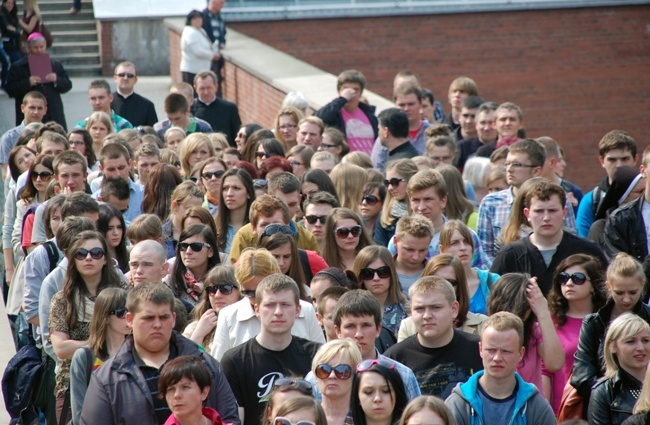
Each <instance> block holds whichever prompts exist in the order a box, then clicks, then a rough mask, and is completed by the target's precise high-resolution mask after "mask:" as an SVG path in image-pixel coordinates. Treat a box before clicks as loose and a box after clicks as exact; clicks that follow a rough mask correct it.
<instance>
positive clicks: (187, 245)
mask: <svg viewBox="0 0 650 425" xmlns="http://www.w3.org/2000/svg"><path fill="white" fill-rule="evenodd" d="M199 245H200V247H201V248H200V249H196V248H197V247H198V246H199ZM178 247H179V248H180V251H181V252H184V251H187V248H190V249H191V250H192V252H201V251H203V248H204V247H207V248H212V245H210V244H209V243H207V242H179V243H178Z"/></svg>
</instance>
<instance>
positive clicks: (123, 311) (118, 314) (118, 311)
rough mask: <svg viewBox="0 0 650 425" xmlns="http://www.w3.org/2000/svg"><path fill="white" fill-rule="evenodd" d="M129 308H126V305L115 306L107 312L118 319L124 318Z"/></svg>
mask: <svg viewBox="0 0 650 425" xmlns="http://www.w3.org/2000/svg"><path fill="white" fill-rule="evenodd" d="M128 311H129V310H127V309H126V307H120V308H116V309H115V310H111V311H109V312H108V314H109V316H110V315H113V314H114V315H115V317H117V318H118V319H124V317H126V313H128Z"/></svg>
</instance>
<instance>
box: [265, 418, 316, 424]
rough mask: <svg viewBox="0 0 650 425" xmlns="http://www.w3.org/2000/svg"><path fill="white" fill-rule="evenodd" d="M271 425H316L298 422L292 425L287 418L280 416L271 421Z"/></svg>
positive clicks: (308, 422)
mask: <svg viewBox="0 0 650 425" xmlns="http://www.w3.org/2000/svg"><path fill="white" fill-rule="evenodd" d="M273 425H316V424H315V423H313V422H312V421H298V422H296V423H293V422H291V421H290V420H289V419H287V418H283V417H282V416H278V417H277V418H275V420H274V421H273Z"/></svg>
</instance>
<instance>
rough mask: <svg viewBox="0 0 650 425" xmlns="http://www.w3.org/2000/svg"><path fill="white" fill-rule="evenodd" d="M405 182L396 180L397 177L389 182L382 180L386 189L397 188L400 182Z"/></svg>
mask: <svg viewBox="0 0 650 425" xmlns="http://www.w3.org/2000/svg"><path fill="white" fill-rule="evenodd" d="M405 181H407V180H406V179H398V178H397V177H393V178H392V179H390V180H388V179H386V180H384V185H385V186H386V187H388V186H393V187H397V185H399V184H400V183H401V182H405Z"/></svg>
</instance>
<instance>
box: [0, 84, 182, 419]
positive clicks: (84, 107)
mask: <svg viewBox="0 0 650 425" xmlns="http://www.w3.org/2000/svg"><path fill="white" fill-rule="evenodd" d="M91 80H92V78H73V79H72V90H71V91H70V92H68V93H66V94H64V95H63V97H62V98H63V104H64V108H65V112H66V119H67V123H68V128H72V127H74V124H75V123H76V122H77V121H79V120H80V119H83V118H85V117H87V116H88V115H90V112H91V108H90V105H89V104H88V100H87V92H86V90H87V88H88V84H89V83H90V81H91ZM111 83H112V81H111ZM170 86H171V79H170V78H169V77H166V76H165V77H140V79H139V81H138V84H137V85H136V91H137V92H138V93H140V94H142V95H143V96H145V97H148V98H149V99H150V100H151V101H152V102H154V104H155V105H156V111H157V113H158V117H159V118H161V117H164V112H163V109H162V104H163V100H164V98H165V96H166V94H167V93H168V92H169V87H170ZM14 119H15V118H14V99H11V98H9V97H8V96H7V94H6V93H5V92H3V91H0V135H1V134H4V132H5V131H7V130H8V129H10V128H12V127H14V126H15V121H14ZM0 341H1V343H0V377H1V376H2V373H3V372H4V369H5V367H6V365H7V362H9V360H10V359H11V357H12V356H13V355H14V354H15V350H14V344H13V342H12V337H11V331H10V329H9V322H8V321H7V315H6V314H5V308H4V305H3V303H1V302H0ZM7 424H9V415H8V414H7V411H6V410H5V407H4V399H3V398H2V397H0V425H7Z"/></svg>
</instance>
